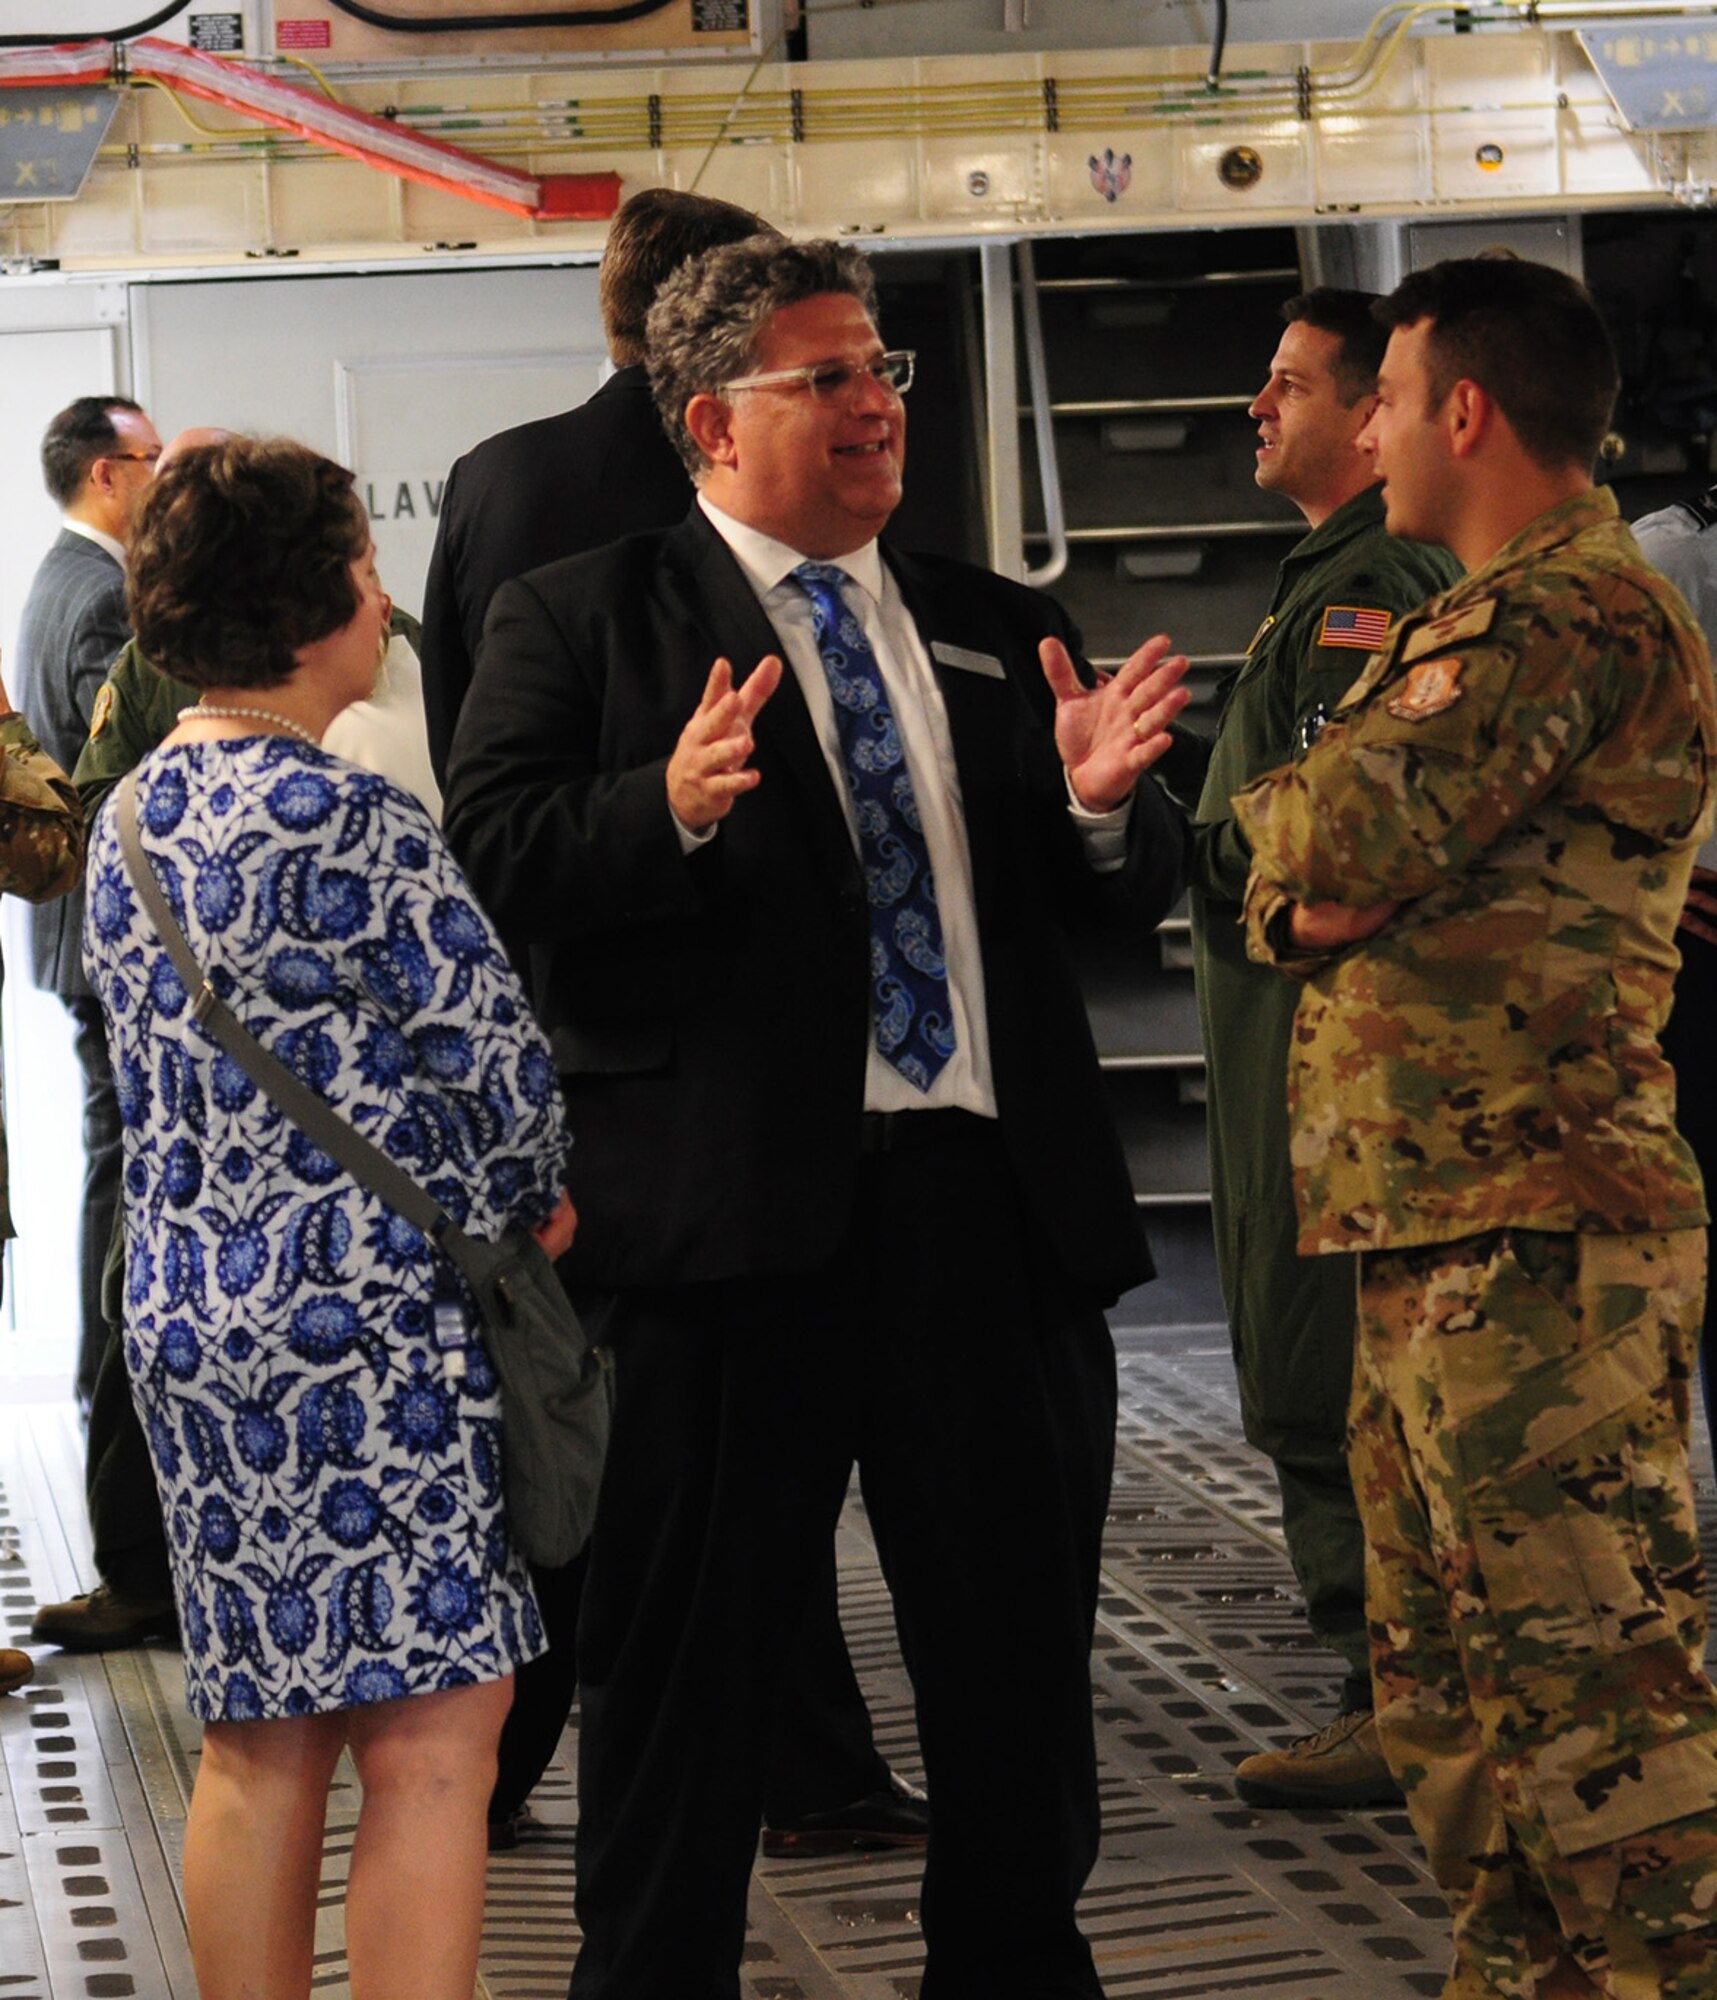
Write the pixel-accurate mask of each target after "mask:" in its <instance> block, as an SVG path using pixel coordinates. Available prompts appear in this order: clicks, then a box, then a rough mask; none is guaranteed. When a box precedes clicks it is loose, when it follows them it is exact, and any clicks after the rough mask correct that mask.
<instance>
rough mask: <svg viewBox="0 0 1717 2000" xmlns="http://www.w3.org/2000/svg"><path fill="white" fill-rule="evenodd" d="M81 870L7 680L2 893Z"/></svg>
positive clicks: (1, 1211) (39, 894) (44, 884)
mask: <svg viewBox="0 0 1717 2000" xmlns="http://www.w3.org/2000/svg"><path fill="white" fill-rule="evenodd" d="M82 873H83V813H82V811H81V810H80V809H79V806H78V795H77V793H76V791H74V790H73V788H72V783H71V780H70V779H69V778H68V777H67V776H66V774H65V773H64V772H63V771H62V770H61V769H60V767H59V766H58V765H57V764H56V763H55V762H54V761H53V759H52V758H51V757H49V756H48V754H47V753H46V751H44V750H43V748H42V746H41V745H40V744H39V743H38V742H37V741H36V739H35V737H34V736H32V735H31V733H30V725H29V724H28V723H27V722H26V721H25V720H24V718H23V717H22V716H21V715H20V714H19V713H18V712H17V710H16V709H14V708H13V706H12V703H11V700H10V698H9V697H8V695H7V693H6V689H5V686H4V685H3V684H0V893H4V894H6V895H8V896H22V897H24V899H25V900H26V901H27V902H31V903H45V902H48V901H49V900H50V899H51V898H53V897H55V896H63V895H64V894H65V893H66V891H67V890H68V889H72V888H75V887H76V886H77V882H78V878H79V876H81V875H82ZM12 1234H13V1229H12V1211H11V1208H10V1206H9V1205H8V1203H7V1200H6V1134H5V1127H4V1126H3V1125H0V1239H4V1238H5V1237H8V1236H10V1235H12ZM34 1674H35V1666H34V1663H33V1662H32V1661H31V1659H30V1656H29V1654H28V1653H25V1652H21V1651H20V1650H19V1649H18V1648H17V1647H16V1646H0V1694H11V1693H12V1692H13V1690H14V1689H16V1688H21V1687H23V1686H25V1685H26V1683H27V1682H29V1681H30V1680H31V1679H32V1678H33V1676H34Z"/></svg>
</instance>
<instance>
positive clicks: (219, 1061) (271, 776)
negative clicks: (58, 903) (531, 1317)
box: [85, 736, 566, 1720]
mask: <svg viewBox="0 0 1717 2000" xmlns="http://www.w3.org/2000/svg"><path fill="white" fill-rule="evenodd" d="M138 817H139V825H140V829H141V832H142V837H143V845H144V848H145V850H146V851H147V853H148V855H149V857H150V859H151V861H152V863H153V865H154V868H155V873H156V876H157V878H158V879H159V880H160V882H161V885H162V887H163V889H164V890H165V892H166V894H167V897H168V900H169V902H170V903H171V905H172V907H173V910H174V913H175V915H176V916H177V917H178V918H179V920H180V922H181V924H182V925H183V926H184V930H185V933H186V936H187V937H188V938H189V940H190V943H191V948H192V950H193V951H195V952H196V954H197V956H198V959H199V960H200V962H201V963H202V965H203V967H204V970H205V972H206V973H207V974H208V975H209V978H210V980H211V983H212V984H213V985H214V987H215V990H216V991H217V992H218V993H220V994H221V996H222V997H223V998H224V999H226V1000H227V1001H228V1002H229V1003H230V1004H231V1005H232V1006H233V1008H234V1010H235V1012H236V1013H237V1014H238V1015H239V1018H240V1019H241V1020H242V1021H243V1022H244V1023H245V1025H246V1026H247V1027H248V1028H249V1029H250V1030H251V1032H252V1033H253V1034H254V1035H256V1036H257V1038H258V1039H259V1040H260V1041H261V1042H263V1044H264V1045H265V1046H267V1047H269V1048H271V1049H272V1050H273V1051H274V1053H275V1054H276V1055H277V1056H279V1057H280V1058H281V1060H282V1061H284V1062H285V1063H286V1064H287V1065H288V1066H289V1067H290V1068H291V1069H292V1070H294V1071H295V1072H296V1073H297V1074H298V1075H299V1076H300V1077H302V1078H303V1079H304V1081H305V1082H307V1083H308V1084H310V1085H311V1086H312V1087H313V1088H315V1089H316V1090H318V1091H320V1092H321V1093H322V1095H323V1096H324V1097H326V1098H327V1099H328V1101H329V1103H330V1104H332V1105H333V1106H334V1107H335V1108H336V1109H337V1110H338V1111H339V1112H341V1113H342V1114H343V1115H344V1116H345V1117H346V1118H348V1119H349V1120H350V1121H351V1122H352V1123H353V1124H354V1125H356V1126H357V1128H358V1129H359V1131H361V1132H363V1133H364V1134H365V1135H366V1136H367V1137H369V1138H371V1139H373V1140H374V1141H375V1142H376V1143H377V1144H379V1145H380V1146H381V1147H382V1148H383V1149H384V1150H385V1151H386V1152H388V1153H389V1154H391V1155H392V1156H393V1158H394V1159H396V1160H397V1161H398V1162H399V1164H400V1165H401V1166H402V1167H403V1168H404V1169H405V1170H406V1172H407V1173H409V1174H411V1175H412V1176H413V1177H414V1178H416V1179H417V1180H418V1181H420V1182H421V1183H422V1184H423V1185H425V1186H426V1187H428V1188H429V1190H430V1191H431V1192H432V1193H433V1194H434V1195H435V1196H436V1198H437V1199H438V1200H439V1201H440V1202H441V1203H442V1204H443V1206H444V1207H446V1208H447V1209H448V1210H449V1211H450V1213H451V1214H452V1215H453V1216H454V1218H455V1219H456V1220H457V1221H458V1222H459V1223H460V1224H461V1225H462V1226H463V1227H465V1228H466V1229H468V1230H470V1231H471V1232H472V1233H473V1234H474V1235H478V1236H483V1237H486V1238H488V1239H490V1240H493V1239H495V1238H496V1237H498V1236H499V1235H500V1234H501V1233H502V1232H503V1230H505V1229H506V1228H508V1227H509V1226H511V1225H513V1224H515V1223H520V1224H527V1225H528V1224H532V1223H535V1222H538V1221H540V1220H541V1219H542V1218H543V1217H544V1216H545V1215H546V1214H547V1213H548V1211H549V1209H550V1208H551V1207H552V1205H553V1203H554V1201H555V1199H556V1197H557V1195H558V1192H559V1189H560V1184H561V1178H562V1167H563V1164H564V1151H565V1145H566V1134H565V1126H564V1112H563V1109H562V1105H561V1100H560V1092H559V1087H558V1085H557V1083H556V1079H555V1074H554V1066H553V1064H552V1062H551V1060H550V1057H549V1052H548V1047H547V1045H546V1043H545V1042H544V1040H543V1038H542V1035H541V1033H540V1032H539V1030H538V1028H537V1026H536V1023H535V1021H534V1020H533V1019H532V1017H531V1013H530V1009H529V1007H528V1006H527V1004H526V1002H525V999H524V996H523V994H522V993H521V991H520V989H519V985H518V982H517V980H516V979H515V978H514V976H513V973H512V971H511V969H510V967H509V966H508V964H507V961H506V959H505V957H504V955H503V953H502V951H501V947H500V945H499V944H498V942H497V941H496V938H495V935H494V932H493V931H492V930H491V928H490V926H489V923H488V921H487V919H486V918H485V917H484V916H483V914H482V912H481V911H480V910H479V909H478V907H477V905H476V903H475V901H474V899H473V897H472V895H471V891H470V888H469V886H468V885H467V883H466V882H465V879H464V877H463V876H462V875H461V874H460V873H459V870H458V868H457V866H456V864H455V863H454V861H453V859H452V857H451V855H450V854H449V853H448V850H447V848H446V846H445V845H444V844H443V842H442V839H441V836H440V834H439V832H438V831H437V830H436V828H435V826H434V824H433V822H432V821H431V820H430V819H429V817H428V815H427V814H426V813H425V812H424V810H423V808H422V807H421V806H420V805H419V804H418V803H417V801H416V800H415V799H412V798H410V797H409V796H408V795H407V794H406V793H404V792H402V791H400V790H399V789H398V788H397V787H395V786H394V785H392V784H390V783H389V782H388V781H387V780H386V779H385V778H381V777H377V776H375V775H374V774H372V773H370V772H367V771H360V770H358V769H356V768H355V767H353V766H352V765H349V764H345V763H342V762H341V761H340V760H339V759H338V758H336V757H333V756H331V755H329V754H327V753H326V752H324V751H321V750H316V749H311V748H309V747H308V746H305V745H300V744H298V743H295V742H293V741H292V740H290V739H288V738H284V737H279V736H251V737H244V738H238V739H234V740H231V741H227V742H220V743H190V744H183V745H176V746H174V747H172V748H169V749H164V750H158V751H156V752H155V754H154V755H153V756H151V757H150V758H148V759H147V760H146V761H145V763H144V764H143V765H142V767H141V769H140V773H139V779H138ZM87 909H88V915H87V918H86V926H85V954H86V961H87V964H88V967H89V973H90V978H91V980H92V981H93V983H94V985H95V987H96V990H97V991H98V992H99V994H100V996H101V1000H102V1005H103V1007H104V1008H105V1010H106V1014H107V1020H108V1034H109V1038H110V1039H109V1051H110V1054H111V1057H112V1062H113V1069H114V1074H115V1078H116V1080H117V1083H118V1090H119V1104H120V1113H121V1117H122V1119H123V1121H124V1131H125V1214H126V1333H125V1352H126V1361H127V1365H128V1367H129V1369H130V1373H131V1382H132V1389H133V1393H134V1394H135V1396H136V1398H137V1403H138V1408H139V1410H140V1412H141V1415H142V1418H143V1424H144V1429H145V1431H146V1433H147V1436H148V1439H149V1448H150V1452H151V1454H152V1456H153V1458H154V1463H155V1474H156V1479H157V1481H158V1483H159V1485H160V1488H161V1498H162V1504H163V1510H164V1513H165V1517H166V1523H167V1537H168V1545H169V1548H170V1550H171V1552H172V1562H173V1578H174V1587H175V1590H176V1593H177V1597H178V1603H179V1615H180V1621H181V1625H182V1629H183V1633H184V1641H185V1668H186V1681H187V1693H188V1697H189V1701H190V1706H191V1709H192V1712H193V1713H194V1714H196V1715H198V1716H201V1717H202V1718H204V1719H205V1720H249V1719H253V1718H259V1717H266V1716H281V1715H311V1714H318V1713H322V1712H324V1711H326V1710H330V1709H338V1708H348V1707H351V1706H353V1705H355V1704H357V1703H360V1702H369V1701H382V1700H387V1699H390V1698H392V1697H394V1696H397V1695H407V1694H419V1693H428V1692H430V1691H432V1690H435V1689H439V1688H451V1687H459V1686H463V1685H466V1684H468V1683H470V1682H473V1681H484V1680H493V1679H496V1678H498V1677H499V1676H501V1675H503V1674H507V1673H510V1672H511V1671H512V1670H513V1668H514V1667H515V1666H517V1665H519V1664H521V1663H522V1662H523V1661H525V1660H528V1659H531V1658H534V1657H535V1656H536V1655H537V1654H538V1653H540V1652H541V1651H542V1650H543V1640H542V1628H541V1624H540V1621H539V1618H538V1615H537V1607H536V1604H535V1601H534V1599H533V1598H532V1595H531V1587H530V1579H529V1575H528V1572H527V1570H526V1567H525V1564H524V1562H523V1560H522V1558H521V1557H520V1555H519V1553H518V1551H517V1549H516V1548H515V1547H514V1546H513V1543H512V1540H511V1538H510V1536H509V1535H508V1532H507V1525H506V1515H505V1512H504V1509H503V1505H502V1500H501V1491H500V1465H499V1453H500V1429H499V1427H500V1405H499V1399H498V1395H497V1392H496V1388H495V1384H494V1380H493V1377H492V1376H491V1374H490V1372H489V1369H488V1366H487V1363H486V1361H485V1359H484V1357H483V1353H482V1349H481V1346H480V1345H478V1344H477V1343H476V1342H475V1339H474V1336H472V1337H471V1344H469V1345H468V1346H465V1347H464V1348H463V1349H461V1350H459V1351H460V1352H462V1354H463V1360H464V1366H465V1369H466V1372H465V1374H464V1377H463V1379H459V1377H458V1368H459V1365H460V1364H459V1363H458V1362H451V1361H450V1360H449V1356H448V1354H447V1353H446V1352H444V1351H443V1348H442V1346H441V1345H438V1340H439V1341H440V1342H442V1343H446V1342H448V1341H449V1340H450V1339H451V1340H453V1341H454V1342H457V1341H459V1340H460V1339H463V1338H465V1337H467V1335H468V1333H469V1329H470V1326H471V1322H470V1321H469V1320H468V1319H462V1318H459V1317H453V1316H450V1314H449V1312H448V1307H449V1305H450V1304H452V1303H456V1302H457V1301H458V1300H459V1299H460V1297H461V1294H460V1291H459V1286H458V1281H457V1279H456V1278H455V1277H454V1276H453V1274H452V1271H451V1267H450V1266H448V1265H447V1263H446V1261H445V1260H444V1259H442V1258H440V1257H438V1256H436V1255H435V1254H434V1253H432V1252H431V1250H430V1247H429V1245H428V1243H427V1242H426V1240H425V1239H424V1238H423V1237H422V1236H421V1235H420V1234H419V1233H418V1232H417V1231H416V1230H415V1229H413V1228H412V1227H411V1226H410V1224H408V1223H406V1222H404V1221H402V1220H401V1219H400V1218H399V1217H398V1216H396V1215H395V1214H394V1213H393V1211H392V1210H390V1209H389V1208H387V1207H386V1206H385V1205H384V1204H383V1203H382V1202H381V1201H380V1200H379V1199H377V1197H375V1196H374V1195H372V1194H370V1193H369V1192H368V1190H367V1189H364V1188H361V1187H359V1186H358V1185H357V1183H356V1182H354V1181H353V1180H352V1178H351V1177H350V1176H349V1175H348V1174H346V1173H345V1172H343V1171H342V1170H341V1169H340V1168H338V1167H336V1166H335V1164H334V1163H333V1162H332V1161H331V1160H330V1159H328V1158H327V1156H326V1155H325V1154H323V1153H321V1152H319V1151H318V1150H317V1149H316V1148H315V1147H314V1146H312V1145H311V1144H310V1143H309V1141H308V1140H307V1139H305V1138H304V1137H303V1135H302V1134H301V1133H300V1132H299V1131H298V1130H297V1128H296V1127H295V1126H294V1125H292V1124H291V1123H290V1121H288V1120H287V1119H286V1118H285V1117H284V1116H283V1115H282V1114H281V1113H280V1112H279V1111H277V1110H276V1109H275V1108H274V1105H273V1104H272V1102H271V1101H270V1100H269V1099H268V1098H267V1097H265V1096H264V1095H263V1093H262V1092H261V1091H259V1090H258V1089H257V1087H256V1086H255V1085H254V1084H253V1083H252V1082H251V1081H250V1079H249V1077H248V1076H246V1075H245V1073H244V1072H243V1071H242V1070H241V1069H240V1068H239V1067H238V1065H237V1064H235V1063H234V1062H233V1061H232V1060H231V1059H230V1058H229V1057H228V1056H226V1055H224V1054H223V1053H222V1052H221V1050H220V1049H219V1048H218V1047H217V1045H216V1044H215V1043H214V1042H213V1041H212V1040H211V1039H210V1037H209V1036H208V1035H207V1034H206V1033H205V1032H204V1031H203V1030H202V1029H201V1028H200V1027H198V1026H197V1025H196V1024H195V1023H194V1022H193V1021H192V1020H191V1018H190V1010H189V1007H188V1005H187V1001H186V995H185V991H184V988H183V986H182V985H181V983H180V981H179V978H178V975H177V974H176V973H175V972H174V970H173V967H172V964H171V962H170V961H169V959H168V956H167V951H166V947H165V946H164V945H163V944H162V943H161V941H160V939H159V938H158V936H157V935H156V933H155V929H154V926H153V925H152V924H151V922H150V921H149V917H148V914H147V912H146V911H145V910H144V909H143V908H142V905H141V903H140V902H139V900H138V897H137V895H136V893H135V891H134V890H133V889H132V887H131V883H130V881H129V878H128V877H127V875H126V872H125V864H124V861H123V859H122V858H121V855H120V851H119V840H118V835H117V832H116V830H115V827H114V823H113V815H112V814H111V813H104V814H103V815H102V816H101V818H100V819H99V820H98V822H97V826H96V831H95V834H94V836H93V839H92V842H91V854H90V862H89V882H88V899H87ZM438 1305H439V1306H440V1307H441V1308H442V1310H441V1312H440V1314H439V1328H438V1313H437V1307H438Z"/></svg>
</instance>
